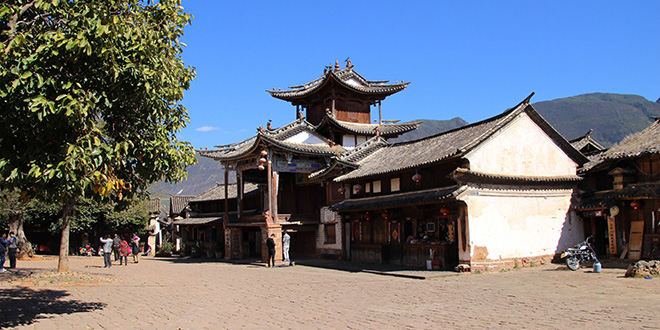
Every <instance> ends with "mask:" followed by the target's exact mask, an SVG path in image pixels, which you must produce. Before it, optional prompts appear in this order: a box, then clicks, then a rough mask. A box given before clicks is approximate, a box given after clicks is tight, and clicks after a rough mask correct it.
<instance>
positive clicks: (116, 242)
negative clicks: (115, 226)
mask: <svg viewBox="0 0 660 330" xmlns="http://www.w3.org/2000/svg"><path fill="white" fill-rule="evenodd" d="M120 245H121V238H120V237H119V235H117V234H115V238H113V239H112V250H113V252H114V253H115V261H117V260H119V259H120V257H121V256H120V254H119V246H120ZM119 264H120V265H121V262H120V263H119Z"/></svg>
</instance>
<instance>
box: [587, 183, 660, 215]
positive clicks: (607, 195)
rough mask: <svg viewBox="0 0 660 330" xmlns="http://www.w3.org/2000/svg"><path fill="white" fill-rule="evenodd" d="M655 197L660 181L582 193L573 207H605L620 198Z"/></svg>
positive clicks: (613, 203) (657, 195)
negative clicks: (580, 198)
mask: <svg viewBox="0 0 660 330" xmlns="http://www.w3.org/2000/svg"><path fill="white" fill-rule="evenodd" d="M657 198H660V183H638V184H631V185H629V186H626V187H625V188H623V189H616V190H605V191H598V192H595V193H585V194H582V200H580V201H579V202H578V203H577V204H576V205H575V209H576V210H585V209H595V208H606V207H610V206H613V205H616V204H617V203H618V201H620V200H634V199H657Z"/></svg>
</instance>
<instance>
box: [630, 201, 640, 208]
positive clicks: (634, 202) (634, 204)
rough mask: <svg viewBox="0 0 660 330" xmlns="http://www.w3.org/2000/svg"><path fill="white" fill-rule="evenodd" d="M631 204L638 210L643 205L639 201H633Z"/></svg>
mask: <svg viewBox="0 0 660 330" xmlns="http://www.w3.org/2000/svg"><path fill="white" fill-rule="evenodd" d="M630 206H631V207H632V208H633V210H637V209H639V207H640V206H641V205H640V204H639V202H638V201H633V202H631V203H630Z"/></svg>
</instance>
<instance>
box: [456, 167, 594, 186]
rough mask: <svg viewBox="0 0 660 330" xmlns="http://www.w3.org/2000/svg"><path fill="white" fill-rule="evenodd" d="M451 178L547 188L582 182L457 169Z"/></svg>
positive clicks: (458, 180) (562, 178) (473, 181)
mask: <svg viewBox="0 0 660 330" xmlns="http://www.w3.org/2000/svg"><path fill="white" fill-rule="evenodd" d="M450 175H451V177H452V178H453V179H454V180H456V181H457V182H459V183H468V182H470V183H491V184H521V185H540V186H547V185H548V183H574V182H578V181H581V180H582V177H580V176H577V175H568V176H511V175H493V174H488V173H480V172H475V171H470V170H468V169H464V168H457V169H455V170H454V171H453V172H452V173H451V174H450Z"/></svg>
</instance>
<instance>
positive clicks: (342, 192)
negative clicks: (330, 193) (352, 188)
mask: <svg viewBox="0 0 660 330" xmlns="http://www.w3.org/2000/svg"><path fill="white" fill-rule="evenodd" d="M337 191H338V192H339V194H340V195H341V196H342V197H344V194H345V193H346V188H344V187H343V186H341V187H339V189H337Z"/></svg>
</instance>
